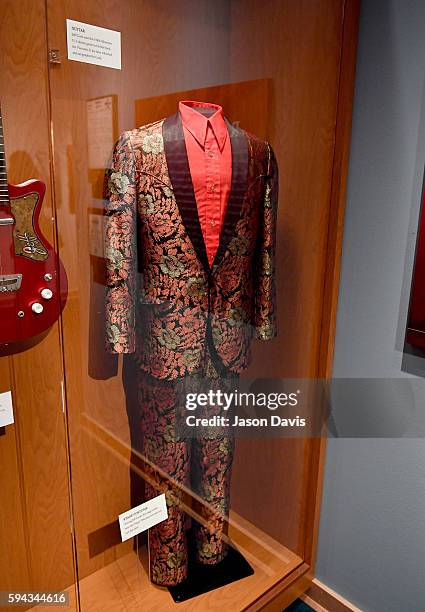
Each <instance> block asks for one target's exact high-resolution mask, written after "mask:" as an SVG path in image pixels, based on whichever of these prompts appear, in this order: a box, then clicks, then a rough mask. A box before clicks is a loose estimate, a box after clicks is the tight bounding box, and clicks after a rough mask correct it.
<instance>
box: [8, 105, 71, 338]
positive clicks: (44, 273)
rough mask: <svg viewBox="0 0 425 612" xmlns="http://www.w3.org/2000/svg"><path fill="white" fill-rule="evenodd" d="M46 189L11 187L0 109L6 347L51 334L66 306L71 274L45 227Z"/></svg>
mask: <svg viewBox="0 0 425 612" xmlns="http://www.w3.org/2000/svg"><path fill="white" fill-rule="evenodd" d="M45 190H46V187H45V185H44V183H42V182H41V181H37V180H31V181H26V182H25V183H22V184H20V185H9V184H8V182H7V172H6V155H5V150H4V137H3V122H2V116H1V109H0V345H2V344H6V343H12V342H21V341H22V340H27V339H29V338H32V337H34V336H37V335H39V334H41V333H42V332H44V331H45V330H47V329H48V328H49V327H51V325H53V323H54V322H55V321H56V320H57V319H58V317H59V315H60V313H61V310H62V309H63V307H64V306H65V303H66V298H67V294H68V283H67V278H66V273H65V270H64V268H63V266H62V264H61V262H60V261H59V258H58V256H57V254H56V253H55V251H54V249H53V247H52V246H51V245H50V244H49V242H48V241H47V240H46V239H45V238H44V236H43V235H42V233H41V231H40V227H39V223H38V220H39V216H40V208H41V205H42V203H43V198H44V193H45Z"/></svg>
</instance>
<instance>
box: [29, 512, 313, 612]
mask: <svg viewBox="0 0 425 612" xmlns="http://www.w3.org/2000/svg"><path fill="white" fill-rule="evenodd" d="M229 536H230V539H231V540H232V541H233V542H234V543H235V544H236V546H237V548H238V549H239V551H240V552H241V553H242V554H243V555H244V557H245V558H246V559H247V560H248V561H249V563H250V564H251V565H252V567H253V569H254V574H253V575H252V576H248V577H247V578H243V579H242V580H238V581H237V582H233V583H232V584H229V585H226V586H224V587H221V588H219V589H216V590H214V591H210V592H209V593H205V594H204V595H200V596H199V597H195V598H193V599H190V600H188V601H185V602H182V603H178V604H176V603H174V601H173V600H172V598H171V595H170V593H169V592H168V589H166V588H161V587H157V586H155V585H153V584H152V583H151V582H150V581H149V576H148V569H147V568H148V559H147V551H146V547H143V548H142V549H141V551H140V555H139V558H138V556H137V554H136V553H135V552H132V553H129V554H127V555H125V556H124V557H121V558H120V559H118V560H117V561H115V562H113V563H111V564H109V565H107V566H106V567H104V568H102V569H100V570H98V571H97V572H95V573H94V574H91V575H90V576H87V578H84V579H83V580H81V581H80V604H81V610H82V612H124V611H125V612H127V611H132V610H143V612H154V611H157V610H161V612H162V611H166V610H175V609H176V606H177V609H178V611H179V612H180V610H181V611H182V612H183V611H186V610H202V611H203V612H204V611H207V610H211V611H215V610H217V611H218V610H226V611H229V612H230V611H231V612H237V611H241V610H244V609H246V608H247V607H248V606H250V605H251V604H253V603H254V602H255V601H256V600H257V599H258V598H259V597H261V596H262V595H263V594H264V593H265V592H267V591H268V590H269V589H271V588H272V587H273V586H274V585H275V584H277V583H278V582H280V581H281V580H283V579H284V578H286V577H287V576H289V574H290V573H291V572H293V571H294V570H295V569H296V568H297V567H299V566H300V565H301V564H302V559H301V558H300V557H298V556H297V555H295V554H294V553H292V552H291V551H290V550H288V549H287V548H285V547H284V546H282V545H280V544H279V543H278V542H276V541H275V540H273V539H272V538H271V537H270V536H268V535H267V534H266V533H264V532H263V531H261V530H260V529H257V528H256V527H255V526H254V525H252V524H251V523H249V522H248V521H246V520H244V519H243V518H242V517H240V516H238V515H236V514H234V513H231V516H230V521H229ZM67 591H68V592H69V594H70V605H69V606H68V607H66V608H63V609H68V610H74V609H77V607H76V594H75V589H74V587H70V588H69V589H67ZM33 609H35V608H33ZM36 610H37V612H40V611H44V610H45V611H46V612H49V610H50V608H49V607H47V606H37V608H36Z"/></svg>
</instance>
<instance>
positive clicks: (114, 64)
mask: <svg viewBox="0 0 425 612" xmlns="http://www.w3.org/2000/svg"><path fill="white" fill-rule="evenodd" d="M66 38H67V43H68V59H70V60H73V61H75V62H84V63H85V64H96V66H105V68H115V69H116V70H121V32H116V31H115V30H107V29H106V28H100V27H98V26H94V25H90V24H88V23H82V22H81V21H74V20H73V19H67V20H66Z"/></svg>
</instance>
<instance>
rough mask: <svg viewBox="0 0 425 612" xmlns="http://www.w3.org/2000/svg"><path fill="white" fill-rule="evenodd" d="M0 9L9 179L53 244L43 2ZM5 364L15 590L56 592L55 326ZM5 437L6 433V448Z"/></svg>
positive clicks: (60, 578) (67, 536)
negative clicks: (10, 414) (27, 194)
mask: <svg viewBox="0 0 425 612" xmlns="http://www.w3.org/2000/svg"><path fill="white" fill-rule="evenodd" d="M1 8H2V16H1V19H0V49H1V52H0V88H1V99H2V110H3V122H4V130H5V140H6V153H7V159H8V170H9V181H10V182H13V183H18V182H22V181H24V180H27V179H29V178H39V179H41V180H43V181H44V182H45V183H46V185H47V193H46V198H45V202H44V205H43V208H42V214H41V227H42V231H43V232H44V234H45V235H46V237H47V238H48V240H49V241H50V242H52V243H53V242H54V238H55V236H54V225H53V223H52V220H53V217H54V207H53V205H52V193H51V188H50V162H49V157H50V155H49V154H50V151H49V125H50V121H49V111H48V96H47V48H46V29H45V27H46V26H45V5H44V1H43V0H34V1H32V0H19V2H17V1H16V0H4V1H3V2H2V7H1ZM5 360H8V361H9V365H10V367H11V369H12V371H13V379H12V380H11V381H10V383H11V386H12V390H13V397H14V408H15V419H16V424H15V426H14V428H15V434H16V440H17V445H16V456H15V458H14V457H12V456H11V457H9V461H11V462H12V463H11V464H10V465H11V468H10V469H12V470H15V468H16V463H17V465H18V472H19V481H20V482H19V486H20V490H21V496H22V497H21V503H20V505H21V509H19V501H18V499H17V498H16V496H15V502H16V504H17V508H16V516H17V520H18V524H19V521H20V513H21V514H22V521H23V532H22V533H23V536H24V539H25V542H24V545H25V547H26V554H27V562H25V561H24V560H22V568H21V581H20V582H18V583H17V584H20V586H21V587H22V588H24V589H26V590H28V589H29V590H44V591H47V590H59V589H61V588H64V587H66V586H67V585H70V584H72V583H73V581H74V573H73V558H72V547H71V532H70V516H69V497H68V476H67V455H66V443H65V427H64V420H63V413H62V396H61V380H62V368H61V363H62V360H61V351H60V344H59V326H58V325H55V326H54V327H53V328H52V329H51V330H50V331H49V333H48V334H47V335H46V336H45V337H44V338H43V339H42V340H41V341H40V342H39V343H38V344H36V345H35V346H33V347H32V348H29V349H28V350H26V351H23V352H21V353H16V354H14V355H13V356H11V357H2V362H5ZM11 437H12V436H10V437H9V432H8V433H7V434H6V443H7V444H9V441H10V439H11ZM2 442H3V440H0V445H1V443H2ZM3 491H4V490H2V493H3ZM9 501H10V500H9ZM9 528H10V534H9V536H7V533H6V541H5V545H6V546H9V545H10V546H11V547H13V545H14V540H15V539H16V535H14V533H15V530H16V529H19V526H17V525H15V524H12V525H9ZM2 544H3V541H2ZM16 552H17V556H19V552H20V551H19V549H17V551H16ZM3 561H4V557H3V558H2V562H3ZM6 573H7V569H6ZM24 583H25V584H24ZM15 588H16V585H15Z"/></svg>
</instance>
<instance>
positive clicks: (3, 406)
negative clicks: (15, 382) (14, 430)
mask: <svg viewBox="0 0 425 612" xmlns="http://www.w3.org/2000/svg"><path fill="white" fill-rule="evenodd" d="M14 422H15V420H14V418H13V405H12V393H11V391H6V392H5V393H0V427H6V425H12V423H14Z"/></svg>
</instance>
